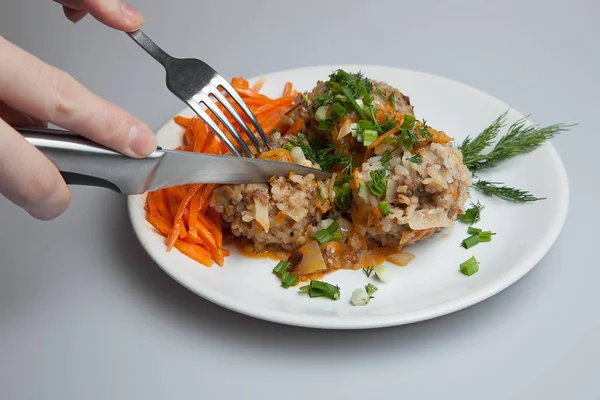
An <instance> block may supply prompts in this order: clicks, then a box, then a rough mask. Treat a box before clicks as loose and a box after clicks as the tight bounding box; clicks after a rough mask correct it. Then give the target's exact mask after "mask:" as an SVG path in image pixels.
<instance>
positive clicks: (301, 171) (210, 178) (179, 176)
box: [147, 150, 331, 190]
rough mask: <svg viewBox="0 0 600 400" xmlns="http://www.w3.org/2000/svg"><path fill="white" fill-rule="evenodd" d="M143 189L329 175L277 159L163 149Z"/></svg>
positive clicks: (261, 181) (326, 176)
mask: <svg viewBox="0 0 600 400" xmlns="http://www.w3.org/2000/svg"><path fill="white" fill-rule="evenodd" d="M163 153H164V154H163V155H162V157H161V160H160V162H159V163H158V166H157V167H156V170H155V172H154V174H153V176H152V179H151V181H150V183H149V184H148V189H147V190H158V189H162V188H165V187H168V186H178V185H184V184H188V183H218V184H236V183H267V182H268V181H269V179H271V178H272V177H273V176H286V177H287V176H288V175H289V174H290V172H293V173H294V174H298V175H308V174H313V175H314V176H315V178H316V179H317V180H325V179H329V178H330V177H331V174H330V173H328V172H324V171H321V170H318V169H314V168H309V167H304V166H302V165H297V164H289V163H283V162H278V161H270V160H260V159H257V158H242V157H232V156H217V155H211V154H200V153H192V152H183V151H173V150H163Z"/></svg>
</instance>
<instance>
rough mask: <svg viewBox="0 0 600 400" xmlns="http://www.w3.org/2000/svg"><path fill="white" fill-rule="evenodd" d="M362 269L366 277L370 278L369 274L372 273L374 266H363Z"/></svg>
mask: <svg viewBox="0 0 600 400" xmlns="http://www.w3.org/2000/svg"><path fill="white" fill-rule="evenodd" d="M362 271H363V272H364V273H365V275H366V276H367V278H370V277H371V274H372V273H373V271H375V268H373V267H367V268H363V269H362Z"/></svg>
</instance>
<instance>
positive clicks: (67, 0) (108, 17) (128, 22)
mask: <svg viewBox="0 0 600 400" xmlns="http://www.w3.org/2000/svg"><path fill="white" fill-rule="evenodd" d="M54 1H56V2H57V3H59V4H62V6H63V10H64V13H65V16H66V17H67V18H68V19H69V20H70V21H72V22H74V23H75V22H78V21H80V20H81V19H82V18H83V17H85V16H86V15H87V14H90V15H92V16H93V17H94V18H96V19H97V20H98V21H100V22H102V23H103V24H105V25H107V26H110V27H111V28H115V29H118V30H121V31H125V32H131V31H134V30H136V29H138V28H139V27H140V26H141V25H142V24H143V23H144V17H142V14H140V13H139V12H138V11H137V10H136V9H134V8H133V7H131V6H130V5H129V4H126V3H123V2H122V1H120V0H54Z"/></svg>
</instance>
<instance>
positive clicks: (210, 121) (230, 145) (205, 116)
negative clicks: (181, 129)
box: [186, 100, 242, 157]
mask: <svg viewBox="0 0 600 400" xmlns="http://www.w3.org/2000/svg"><path fill="white" fill-rule="evenodd" d="M186 103H187V105H188V106H189V107H190V108H191V109H192V110H194V112H195V113H196V114H198V116H199V117H200V118H202V120H203V121H204V122H205V123H206V124H207V125H208V126H209V127H210V129H212V130H213V132H215V133H216V134H217V136H219V138H220V139H221V140H222V141H223V142H224V143H225V145H226V146H227V148H228V149H229V151H231V154H233V155H234V156H237V157H241V156H242V155H241V154H240V152H239V151H238V149H236V148H235V146H234V145H233V143H231V140H229V138H228V137H227V135H226V134H225V133H223V131H222V130H221V129H220V128H219V126H218V125H217V124H216V123H215V121H214V120H213V119H212V118H211V117H210V116H209V115H208V114H207V113H206V111H204V110H203V109H202V107H200V104H198V103H196V102H195V101H193V100H190V101H186Z"/></svg>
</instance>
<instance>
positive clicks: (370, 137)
mask: <svg viewBox="0 0 600 400" xmlns="http://www.w3.org/2000/svg"><path fill="white" fill-rule="evenodd" d="M377 136H378V133H377V131H373V130H370V129H367V130H365V131H364V132H363V146H365V147H366V146H370V145H371V143H373V142H374V141H375V139H377Z"/></svg>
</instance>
